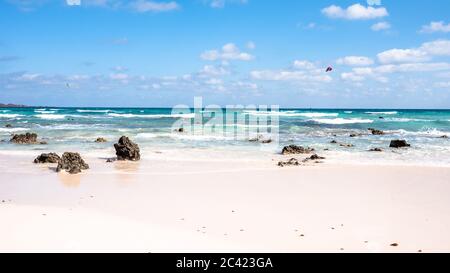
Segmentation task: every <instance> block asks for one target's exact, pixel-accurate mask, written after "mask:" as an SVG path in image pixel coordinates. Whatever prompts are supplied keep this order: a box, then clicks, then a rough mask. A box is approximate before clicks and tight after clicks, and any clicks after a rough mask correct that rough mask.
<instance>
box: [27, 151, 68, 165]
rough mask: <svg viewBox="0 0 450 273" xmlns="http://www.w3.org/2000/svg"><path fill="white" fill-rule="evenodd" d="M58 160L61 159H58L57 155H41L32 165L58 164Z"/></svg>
mask: <svg viewBox="0 0 450 273" xmlns="http://www.w3.org/2000/svg"><path fill="white" fill-rule="evenodd" d="M60 159H61V158H60V157H59V155H57V154H55V153H49V154H41V155H40V156H38V157H37V158H36V159H35V160H34V163H36V164H45V163H58V162H59V160H60Z"/></svg>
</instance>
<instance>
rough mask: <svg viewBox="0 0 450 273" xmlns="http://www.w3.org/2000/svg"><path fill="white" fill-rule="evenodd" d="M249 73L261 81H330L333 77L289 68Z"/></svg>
mask: <svg viewBox="0 0 450 273" xmlns="http://www.w3.org/2000/svg"><path fill="white" fill-rule="evenodd" d="M250 75H251V77H252V78H253V79H255V80H263V81H293V82H296V81H297V82H325V83H327V82H331V81H332V80H333V79H332V78H331V77H330V76H328V75H323V74H318V73H308V72H305V71H290V70H277V71H274V70H255V71H251V72H250Z"/></svg>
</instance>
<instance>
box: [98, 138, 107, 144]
mask: <svg viewBox="0 0 450 273" xmlns="http://www.w3.org/2000/svg"><path fill="white" fill-rule="evenodd" d="M95 142H97V143H105V142H108V140H107V139H106V138H102V137H99V138H97V139H96V140H95Z"/></svg>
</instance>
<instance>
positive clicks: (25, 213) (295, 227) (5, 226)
mask: <svg viewBox="0 0 450 273" xmlns="http://www.w3.org/2000/svg"><path fill="white" fill-rule="evenodd" d="M32 160H33V157H30V156H16V155H14V156H8V155H4V154H3V155H1V156H0V219H2V224H1V225H0V251H2V252H6V251H19V252H21V251H32V252H48V251H64V252H69V251H83V252H97V251H111V252H117V251H127V252H179V251H186V252H197V251H206V252H220V251H226V252H391V251H394V252H418V251H422V252H441V251H450V234H449V233H448V230H450V198H448V196H450V168H444V167H442V168H441V167H439V168H435V167H414V166H404V167H402V166H358V165H329V164H320V165H314V166H300V167H287V168H278V167H277V166H276V160H278V158H273V160H274V161H272V159H271V158H269V159H267V160H263V161H243V160H240V161H231V160H230V161H214V160H213V161H202V160H197V161H176V160H171V159H167V158H166V159H164V160H163V159H162V158H161V159H159V160H158V159H157V158H152V159H146V160H143V161H141V162H138V163H133V162H116V163H105V162H104V160H100V159H97V158H86V161H87V162H88V163H89V164H90V166H91V169H90V170H89V171H86V172H83V173H82V174H80V175H68V174H57V173H55V172H54V170H53V169H52V167H54V165H53V166H52V165H34V164H32V163H31V162H32ZM2 201H5V202H2ZM392 244H398V246H391V245H392Z"/></svg>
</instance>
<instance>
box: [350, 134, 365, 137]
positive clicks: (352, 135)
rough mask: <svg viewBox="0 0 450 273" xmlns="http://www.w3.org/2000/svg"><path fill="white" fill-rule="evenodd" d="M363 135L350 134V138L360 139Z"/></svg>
mask: <svg viewBox="0 0 450 273" xmlns="http://www.w3.org/2000/svg"><path fill="white" fill-rule="evenodd" d="M362 135H363V134H350V137H360V136H362Z"/></svg>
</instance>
